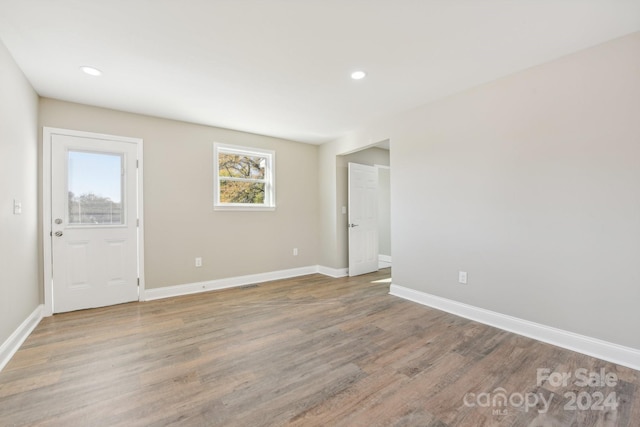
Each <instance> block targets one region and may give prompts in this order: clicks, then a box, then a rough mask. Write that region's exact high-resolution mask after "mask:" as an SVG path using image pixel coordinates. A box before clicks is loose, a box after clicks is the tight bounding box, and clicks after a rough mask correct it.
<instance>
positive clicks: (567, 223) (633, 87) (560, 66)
mask: <svg viewBox="0 0 640 427" xmlns="http://www.w3.org/2000/svg"><path fill="white" fill-rule="evenodd" d="M638 52H640V33H634V34H632V35H629V36H626V37H623V38H621V39H618V40H614V41H611V42H608V43H605V44H602V45H600V46H596V47H593V48H591V49H587V50H585V51H582V52H579V53H576V54H574V55H571V56H568V57H565V58H562V59H560V60H557V61H554V62H551V63H547V64H544V65H542V66H539V67H535V68H532V69H529V70H526V71H523V72H520V73H517V74H515V75H512V76H510V77H507V78H503V79H500V80H498V81H496V82H493V83H491V84H487V85H484V86H482V87H479V88H476V89H474V90H471V91H467V92H464V93H461V94H459V95H457V96H453V97H450V98H448V99H446V100H443V101H440V102H436V103H433V104H431V105H428V106H425V107H423V108H420V109H417V110H414V111H411V112H408V113H405V114H402V115H399V116H397V117H394V118H392V119H389V120H388V121H386V122H384V123H382V122H379V123H376V124H375V126H372V127H370V128H368V129H363V130H361V131H359V132H356V133H353V134H351V135H349V136H348V137H345V138H343V139H341V140H338V141H334V142H333V143H331V144H327V145H326V146H323V147H322V148H321V152H320V155H321V158H325V159H328V158H331V156H335V155H336V154H340V153H343V152H347V151H350V150H354V149H357V147H359V146H363V147H364V146H367V145H369V144H371V143H373V142H376V141H381V140H384V139H387V138H389V139H390V140H391V145H392V147H393V156H392V159H391V167H392V170H393V180H392V183H391V193H392V194H391V198H392V211H391V213H392V219H393V221H392V229H391V232H392V237H391V238H392V245H393V262H394V266H393V281H394V283H396V284H398V285H400V286H405V287H409V288H413V289H416V290H419V291H423V292H426V293H429V294H433V295H437V296H441V297H445V298H449V299H453V300H456V301H460V302H463V303H467V304H470V305H473V306H476V307H481V308H485V309H489V310H493V311H496V312H499V313H504V314H507V315H512V316H515V317H518V318H521V319H526V320H530V321H534V322H538V323H541V324H544V325H549V326H552V327H556V328H560V329H563V330H567V331H572V332H576V333H579V334H583V335H587V336H591V337H595V338H599V339H603V340H606V341H610V342H613V343H618V344H621V345H625V346H629V347H633V348H637V349H640V334H638V333H637V331H636V330H635V328H634V327H633V326H632V325H638V324H640V310H638V302H639V301H640V263H638V259H640V143H639V140H638V135H640V120H639V119H638V118H639V117H640V78H639V76H640V55H638ZM331 173H332V172H331V171H321V177H320V179H321V182H323V183H324V182H326V181H330V179H331ZM334 173H335V172H334ZM331 210H332V207H331V206H329V207H328V208H326V209H324V208H323V215H330V214H331V212H330V211H331ZM330 222H331V221H330V219H323V220H322V224H323V225H325V226H326V225H327V224H330ZM324 237H325V236H324V234H323V238H324ZM331 239H332V237H331V236H329V237H328V240H329V241H331ZM325 243H326V242H325ZM322 256H323V258H324V259H327V258H328V257H329V256H328V254H323V255H322ZM459 270H464V271H467V272H468V275H469V283H468V285H466V286H464V285H459V284H458V283H457V273H458V271H459Z"/></svg>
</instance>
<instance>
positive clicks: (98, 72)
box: [80, 65, 102, 77]
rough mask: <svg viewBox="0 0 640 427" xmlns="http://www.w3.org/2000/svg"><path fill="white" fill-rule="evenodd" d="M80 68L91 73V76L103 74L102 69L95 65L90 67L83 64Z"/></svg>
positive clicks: (86, 72)
mask: <svg viewBox="0 0 640 427" xmlns="http://www.w3.org/2000/svg"><path fill="white" fill-rule="evenodd" d="M80 69H81V70H82V71H83V72H84V73H85V74H89V75H90V76H94V77H97V76H101V75H102V71H100V70H98V69H97V68H95V67H90V66H88V65H83V66H82V67H80Z"/></svg>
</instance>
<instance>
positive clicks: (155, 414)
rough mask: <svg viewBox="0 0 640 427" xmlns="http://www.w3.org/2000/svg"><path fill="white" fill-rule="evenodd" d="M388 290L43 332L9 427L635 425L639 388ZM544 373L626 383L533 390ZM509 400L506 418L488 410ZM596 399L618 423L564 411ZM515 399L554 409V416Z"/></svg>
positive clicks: (252, 299)
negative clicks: (573, 397)
mask: <svg viewBox="0 0 640 427" xmlns="http://www.w3.org/2000/svg"><path fill="white" fill-rule="evenodd" d="M388 275H389V270H386V271H385V270H382V271H381V272H379V273H375V274H370V275H365V276H360V277H357V278H344V279H331V278H328V277H325V276H321V275H312V276H306V277H304V278H296V279H290V280H282V281H277V282H270V283H266V284H262V285H259V286H252V287H246V288H238V289H231V290H225V291H217V292H209V293H203V294H197V295H191V296H185V297H179V298H172V299H166V300H159V301H153V302H146V303H131V304H123V305H119V306H114V307H108V308H102V309H94V310H85V311H79V312H74V313H67V314H60V315H55V316H53V317H50V318H45V319H44V320H43V321H42V322H41V323H40V325H39V326H38V327H37V328H36V329H35V331H34V332H33V334H32V335H31V336H30V337H29V338H28V339H27V341H26V342H25V344H24V345H23V347H22V348H21V349H20V350H19V351H18V352H17V353H16V355H15V357H14V358H13V359H12V360H11V362H9V364H8V365H7V366H6V368H5V369H4V370H3V371H2V372H0V426H14V425H15V426H22V425H29V426H32V425H33V426H36V425H37V426H65V427H68V426H166V425H177V426H277V425H290V426H349V427H351V426H367V427H369V426H387V425H389V426H390V425H393V426H439V427H443V426H538V425H541V426H542V425H544V426H614V425H615V426H618V425H619V426H639V425H640V391H639V388H640V372H638V371H634V370H631V369H627V368H623V367H620V366H616V365H613V364H610V363H606V362H602V361H600V360H597V359H593V358H590V357H587V356H583V355H580V354H577V353H573V352H570V351H567V350H562V349H559V348H556V347H553V346H550V345H546V344H543V343H540V342H536V341H533V340H531V339H527V338H523V337H520V336H517V335H514V334H510V333H507V332H504V331H501V330H498V329H495V328H491V327H488V326H484V325H481V324H478V323H474V322H472V321H469V320H465V319H462V318H458V317H455V316H452V315H449V314H447V313H443V312H440V311H437V310H433V309H429V308H426V307H424V306H421V305H418V304H415V303H411V302H408V301H404V300H402V299H399V298H396V297H393V296H390V295H388V290H389V283H388V280H385V279H388ZM538 368H540V369H545V368H547V369H549V370H550V371H551V372H559V373H563V372H569V373H574V372H575V371H576V370H577V369H580V368H584V369H586V370H587V371H589V372H591V371H594V372H596V371H597V372H600V369H604V370H605V371H606V372H607V373H613V374H615V375H616V376H617V378H618V379H617V382H616V385H615V387H595V386H594V387H580V386H576V385H575V384H574V383H573V382H574V381H575V380H574V379H573V378H572V379H571V381H570V383H569V384H568V385H567V387H557V388H556V387H553V386H552V384H550V383H549V382H548V381H545V382H543V383H541V384H540V386H538V384H537V376H536V372H537V371H536V370H537V369H538ZM500 392H502V393H503V394H504V395H505V396H507V397H508V398H510V399H511V403H508V404H507V405H506V406H499V403H500V401H499V400H496V405H495V406H486V405H482V404H483V403H486V402H490V401H491V399H493V397H495V396H496V394H499V393H500ZM598 392H600V393H602V394H603V395H604V396H608V395H609V393H613V392H615V393H616V395H615V396H616V397H617V399H618V400H619V406H618V408H617V411H604V410H590V409H589V410H587V409H583V410H580V409H577V410H570V409H565V405H567V404H569V406H571V405H570V404H571V402H570V395H569V397H568V398H565V397H564V394H565V393H583V397H582V406H583V407H584V406H585V405H587V404H588V403H589V402H587V400H589V401H590V400H591V399H592V398H593V400H594V402H593V403H594V404H595V403H597V402H596V400H597V399H598V397H599V395H597V393H598ZM469 393H473V394H469ZM483 393H485V394H483ZM486 393H488V394H486ZM518 393H520V396H524V393H536V396H537V395H538V393H542V394H543V396H545V398H546V399H549V398H551V405H550V409H549V411H548V412H547V413H546V414H539V413H538V409H536V408H531V409H529V410H528V411H525V408H524V407H522V406H521V405H520V403H521V400H519V398H518V395H517V394H518ZM465 396H466V403H465ZM514 396H515V397H514ZM487 397H488V398H489V400H486V399H485V398H487ZM483 399H485V400H483ZM532 402H533V401H532ZM610 403H611V402H610ZM471 405H475V406H473V407H472V406H471ZM540 409H541V410H543V409H544V407H543V406H542V405H540ZM494 411H495V412H494ZM605 420H608V421H605Z"/></svg>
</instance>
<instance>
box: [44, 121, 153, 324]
mask: <svg viewBox="0 0 640 427" xmlns="http://www.w3.org/2000/svg"><path fill="white" fill-rule="evenodd" d="M53 135H65V136H75V137H80V138H91V139H104V140H109V141H119V142H129V143H133V144H136V152H137V156H138V178H137V187H136V191H137V205H138V206H137V207H138V251H137V252H138V259H137V262H138V279H139V283H138V300H139V301H144V290H145V287H144V210H143V209H144V204H143V200H144V198H143V192H142V190H143V185H142V184H143V181H144V180H143V179H142V178H143V176H144V174H143V171H144V169H143V163H144V162H143V159H142V154H143V150H142V145H143V140H142V139H141V138H131V137H125V136H116V135H107V134H101V133H93V132H85V131H78V130H70V129H59V128H53V127H47V126H45V127H43V128H42V258H43V268H42V270H43V273H44V274H43V276H44V277H43V282H42V286H43V291H44V292H43V295H44V309H43V313H42V314H43V316H51V315H52V314H53V251H52V244H53V238H52V235H51V231H52V230H51V222H52V215H51V193H52V188H51V160H52V159H51V143H52V139H53Z"/></svg>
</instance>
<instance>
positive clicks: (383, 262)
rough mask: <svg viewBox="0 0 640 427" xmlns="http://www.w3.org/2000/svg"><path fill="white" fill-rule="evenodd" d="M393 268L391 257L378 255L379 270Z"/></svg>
mask: <svg viewBox="0 0 640 427" xmlns="http://www.w3.org/2000/svg"><path fill="white" fill-rule="evenodd" d="M389 267H391V255H378V268H389Z"/></svg>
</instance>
